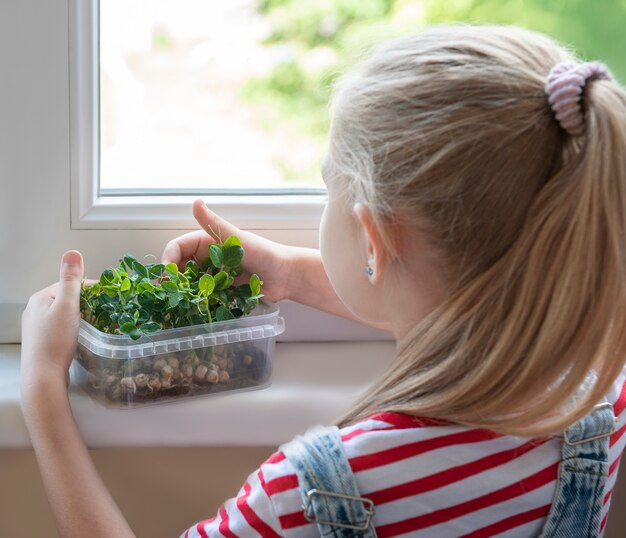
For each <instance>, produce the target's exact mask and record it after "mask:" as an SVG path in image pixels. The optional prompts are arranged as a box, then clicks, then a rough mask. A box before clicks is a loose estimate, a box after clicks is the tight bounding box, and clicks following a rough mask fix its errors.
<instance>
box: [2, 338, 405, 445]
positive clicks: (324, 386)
mask: <svg viewBox="0 0 626 538" xmlns="http://www.w3.org/2000/svg"><path fill="white" fill-rule="evenodd" d="M394 348H395V342H394V341H364V342H278V343H277V344H276V350H275V354H274V358H273V361H274V362H273V373H272V385H271V386H270V387H268V388H266V389H261V390H253V391H248V392H239V393H233V394H222V395H215V396H208V397H199V398H197V399H192V398H190V399H189V400H186V401H181V402H176V403H169V402H168V403H165V404H161V405H153V406H148V407H145V408H139V409H124V410H117V409H107V408H105V407H104V406H103V405H101V404H100V403H98V402H96V401H94V400H93V399H92V398H91V397H90V396H89V395H87V394H86V393H85V392H84V391H83V390H82V389H81V388H80V387H77V386H75V385H71V386H70V390H69V396H70V403H71V406H72V410H73V412H74V417H75V419H76V422H77V424H78V427H79V429H80V431H81V433H82V435H83V438H84V439H85V442H86V444H87V446H88V447H89V448H101V447H115V446H117V447H138V446H172V447H173V446H188V447H189V446H219V445H230V446H260V445H267V446H274V445H278V444H280V443H283V442H285V441H288V440H289V439H291V438H292V437H293V436H294V435H296V434H298V433H302V432H303V431H304V430H306V429H307V428H308V427H309V426H312V425H314V424H329V423H331V421H332V420H334V419H335V418H336V417H338V416H339V415H340V414H341V413H342V412H344V411H345V410H347V409H348V407H349V406H350V405H351V403H352V402H353V401H355V400H356V398H357V397H358V396H359V395H360V394H361V393H362V392H363V391H364V390H365V389H366V388H367V386H368V385H369V384H370V383H371V382H372V381H373V380H374V379H375V377H376V376H377V375H379V374H380V373H382V372H383V370H384V369H385V367H386V366H387V365H388V364H389V362H390V360H391V358H392V355H393V352H394ZM19 355H20V346H19V345H0V432H1V433H0V448H21V447H22V448H23V447H30V446H31V443H30V439H29V436H28V431H27V429H26V426H25V424H24V420H23V418H22V412H21V408H20V390H19Z"/></svg>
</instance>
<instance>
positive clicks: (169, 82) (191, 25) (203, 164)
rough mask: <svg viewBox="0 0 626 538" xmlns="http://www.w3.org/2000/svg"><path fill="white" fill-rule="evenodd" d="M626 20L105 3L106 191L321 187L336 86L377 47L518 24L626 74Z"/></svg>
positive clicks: (483, 2) (290, 3)
mask: <svg viewBox="0 0 626 538" xmlns="http://www.w3.org/2000/svg"><path fill="white" fill-rule="evenodd" d="M623 20H626V3H625V2H588V1H583V0H526V1H522V0H506V1H503V0H458V1H454V2H442V1H441V0H226V1H218V0H101V1H100V90H101V103H100V104H101V110H100V112H101V183H100V186H101V188H102V189H130V190H132V189H155V190H159V189H161V190H167V191H171V190H178V191H180V192H182V191H183V190H185V189H194V190H198V189H225V188H227V189H233V188H234V189H260V188H264V189H269V191H270V192H273V189H281V190H283V191H284V190H285V189H294V188H296V189H302V190H305V189H306V190H308V192H315V191H316V190H318V189H321V188H323V182H322V180H321V177H320V174H319V166H320V162H321V159H322V157H323V154H324V151H325V144H326V135H327V130H328V112H327V103H328V98H329V95H330V88H331V84H332V82H333V80H334V78H335V77H336V76H337V75H338V74H339V73H341V72H342V71H344V69H345V68H346V67H347V66H349V65H351V64H352V63H354V62H355V61H356V60H357V59H358V57H359V55H360V53H361V51H362V50H363V49H364V48H366V47H367V46H368V45H369V44H370V43H373V42H375V41H379V40H381V39H383V38H386V37H390V36H394V35H400V34H402V33H405V32H415V31H419V30H420V28H423V27H424V26H426V25H429V24H434V23H440V22H448V21H466V22H470V21H471V22H481V23H500V24H517V25H520V26H524V27H527V28H532V29H535V30H539V31H541V32H544V33H547V34H549V35H551V36H553V37H555V38H556V39H558V40H560V41H562V42H565V43H568V44H570V45H571V46H572V47H573V48H574V49H575V50H576V51H577V52H579V53H580V54H581V55H582V56H583V57H584V58H586V59H590V60H593V59H597V60H601V61H604V62H605V63H607V65H608V66H609V67H610V68H611V69H612V71H613V73H614V75H615V76H616V77H618V78H619V79H621V80H624V79H625V78H626V60H625V59H624V58H625V57H624V55H623V53H622V51H623V50H624V48H625V47H626V33H624V32H623V31H622V28H621V26H622V25H621V21H623ZM126 192H128V193H130V192H131V191H126ZM162 192H163V191H162Z"/></svg>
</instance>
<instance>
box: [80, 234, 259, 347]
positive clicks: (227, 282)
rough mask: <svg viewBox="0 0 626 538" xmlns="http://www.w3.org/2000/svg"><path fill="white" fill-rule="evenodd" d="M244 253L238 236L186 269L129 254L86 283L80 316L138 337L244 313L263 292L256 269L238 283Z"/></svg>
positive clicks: (106, 329) (102, 327)
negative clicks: (148, 260) (90, 282)
mask: <svg viewBox="0 0 626 538" xmlns="http://www.w3.org/2000/svg"><path fill="white" fill-rule="evenodd" d="M243 255H244V249H243V248H242V247H241V241H240V240H239V238H238V237H237V236H234V235H232V236H230V237H229V238H228V239H226V241H224V243H213V244H211V245H210V246H209V249H208V255H207V256H206V257H205V258H204V259H203V260H202V262H201V263H200V264H199V265H198V264H197V263H196V262H195V261H193V260H190V261H188V262H187V264H186V265H185V269H184V271H182V272H181V271H179V269H178V266H177V265H176V264H175V263H169V264H167V265H163V264H161V263H156V264H155V263H153V264H146V265H143V264H142V263H141V262H139V261H137V260H136V259H135V258H133V257H132V256H130V255H126V256H124V257H123V258H122V259H121V260H120V263H119V265H118V267H114V268H109V269H106V270H105V271H104V272H103V273H102V275H101V276H100V280H99V281H98V282H95V283H93V284H91V285H85V284H84V283H83V285H82V286H81V296H80V310H81V315H82V317H83V319H85V320H86V321H88V322H89V323H91V324H92V325H93V326H94V327H96V328H97V329H98V330H100V331H102V332H105V333H111V334H127V335H129V336H130V337H131V338H132V339H133V340H137V339H138V338H140V337H141V336H142V335H144V334H152V333H155V332H157V331H160V330H161V329H170V328H174V327H185V326H188V325H197V324H200V323H212V322H214V321H224V320H228V319H235V318H239V317H241V316H244V315H247V314H249V313H250V312H252V310H254V308H255V307H256V306H257V305H258V302H259V299H260V298H261V297H263V294H262V293H261V284H262V283H263V281H262V280H260V279H259V276H258V275H256V274H252V275H251V276H250V280H249V283H247V284H241V285H239V286H234V285H233V282H234V279H235V277H236V276H239V275H240V274H242V273H243V268H242V267H241V262H242V260H243Z"/></svg>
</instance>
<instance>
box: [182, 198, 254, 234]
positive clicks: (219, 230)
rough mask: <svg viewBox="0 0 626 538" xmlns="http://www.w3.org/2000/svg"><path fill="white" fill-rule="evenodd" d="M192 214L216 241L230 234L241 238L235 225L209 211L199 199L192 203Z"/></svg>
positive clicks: (239, 231)
mask: <svg viewBox="0 0 626 538" xmlns="http://www.w3.org/2000/svg"><path fill="white" fill-rule="evenodd" d="M193 216H194V217H195V219H196V220H197V221H198V224H199V225H200V226H202V228H203V229H204V231H206V232H207V233H208V234H209V235H210V236H211V237H213V239H215V240H216V241H220V240H221V241H225V240H226V238H227V237H229V236H231V235H236V236H238V237H239V238H240V239H241V233H242V232H241V230H240V229H239V228H237V226H235V225H234V224H231V223H230V222H228V221H227V220H226V219H223V218H222V217H220V216H219V215H218V214H217V213H214V212H213V211H211V210H210V209H209V208H208V207H207V206H206V204H205V203H204V202H203V201H202V200H200V199H198V200H196V201H195V202H194V203H193Z"/></svg>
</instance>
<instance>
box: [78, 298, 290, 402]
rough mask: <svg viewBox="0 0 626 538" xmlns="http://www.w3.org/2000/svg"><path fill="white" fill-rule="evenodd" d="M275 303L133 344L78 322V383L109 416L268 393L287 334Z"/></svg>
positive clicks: (165, 331) (125, 339)
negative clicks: (280, 339)
mask: <svg viewBox="0 0 626 538" xmlns="http://www.w3.org/2000/svg"><path fill="white" fill-rule="evenodd" d="M278 314H279V308H278V306H277V305H276V304H275V303H270V302H265V301H260V302H259V305H258V306H257V307H256V308H255V309H254V310H253V311H252V312H251V313H250V314H248V315H247V316H242V317H240V318H237V319H232V320H226V321H218V322H214V323H207V324H203V325H192V326H189V327H180V328H177V329H166V330H163V331H159V332H157V333H154V334H151V335H143V336H142V337H141V338H139V339H138V340H132V339H131V338H130V337H129V336H127V335H113V334H107V333H103V332H102V331H99V330H98V329H96V328H95V327H93V326H92V325H90V324H89V323H87V322H86V321H85V320H81V321H80V328H79V334H78V347H77V351H76V355H75V356H74V361H73V375H74V379H75V381H76V383H77V384H78V385H80V386H82V387H83V388H84V389H85V390H86V391H87V392H88V393H89V394H90V395H91V396H92V397H94V398H95V399H96V400H98V401H99V402H101V403H102V404H104V405H106V406H107V407H111V408H132V407H137V406H143V405H149V404H156V403H163V402H169V401H180V400H184V399H186V398H190V397H199V396H207V395H211V394H216V393H222V392H226V391H240V390H251V389H259V388H264V387H267V386H269V384H270V376H271V363H272V360H271V358H272V355H273V354H274V346H275V342H276V336H277V335H279V334H282V333H283V332H284V330H285V321H284V318H282V317H281V316H279V315H278Z"/></svg>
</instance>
